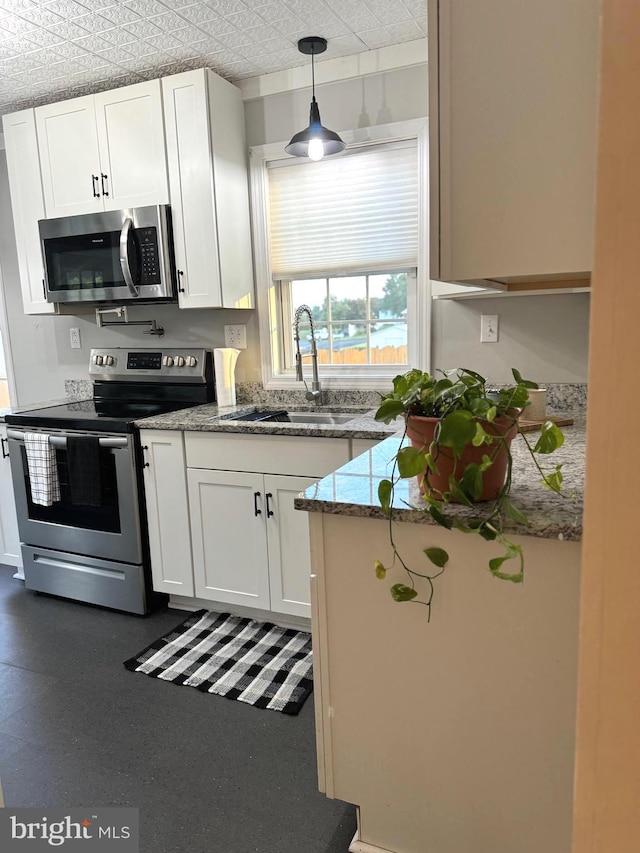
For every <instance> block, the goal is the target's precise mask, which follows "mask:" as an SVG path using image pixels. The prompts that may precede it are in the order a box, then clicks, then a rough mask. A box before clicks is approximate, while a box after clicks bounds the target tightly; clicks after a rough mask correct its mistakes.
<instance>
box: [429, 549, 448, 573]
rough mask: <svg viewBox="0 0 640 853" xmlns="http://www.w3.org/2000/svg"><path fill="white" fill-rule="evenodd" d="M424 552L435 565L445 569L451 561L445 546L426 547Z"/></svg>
mask: <svg viewBox="0 0 640 853" xmlns="http://www.w3.org/2000/svg"><path fill="white" fill-rule="evenodd" d="M424 553H425V554H426V555H427V557H428V559H429V560H431V562H432V563H433V565H434V566H437V567H438V568H439V569H444V567H445V566H446V565H447V563H448V562H449V555H448V554H447V552H446V551H445V550H444V548H425V549H424Z"/></svg>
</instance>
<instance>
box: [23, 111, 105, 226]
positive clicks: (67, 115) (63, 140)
mask: <svg viewBox="0 0 640 853" xmlns="http://www.w3.org/2000/svg"><path fill="white" fill-rule="evenodd" d="M35 113H36V127H37V130H38V149H39V152H40V166H41V169H42V182H43V188H44V203H45V210H46V215H47V217H57V216H75V215H76V214H81V213H94V212H95V211H100V210H103V203H102V195H101V192H100V189H99V181H100V156H99V151H98V135H97V132H96V116H95V109H94V102H93V95H85V96H84V97H82V98H74V99H73V100H71V101H61V102H60V103H57V104H49V105H47V106H44V107H37V108H36V111H35Z"/></svg>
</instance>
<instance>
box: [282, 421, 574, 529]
mask: <svg viewBox="0 0 640 853" xmlns="http://www.w3.org/2000/svg"><path fill="white" fill-rule="evenodd" d="M585 432H586V430H585V425H584V418H580V417H577V418H576V419H575V425H574V426H573V427H565V428H564V433H565V444H564V446H563V447H562V448H560V450H558V451H557V452H556V453H555V454H554V455H553V456H552V457H550V459H549V460H544V459H543V460H541V461H542V462H543V465H544V467H545V469H549V468H552V467H553V466H554V465H555V464H557V463H562V465H563V473H564V493H565V494H564V495H558V494H555V493H553V492H551V491H549V490H548V489H545V488H544V487H543V486H542V485H541V483H540V479H541V478H540V476H539V474H538V472H537V471H536V470H535V468H534V467H533V463H532V462H531V461H530V458H529V457H528V452H527V450H526V447H525V446H524V444H523V442H515V441H514V443H513V445H512V453H513V456H514V462H515V467H514V479H513V485H512V490H511V498H512V500H513V502H514V504H516V505H517V506H518V507H519V508H520V509H522V510H523V511H524V512H525V514H526V516H527V518H528V519H529V525H528V526H525V525H518V524H515V523H508V524H506V525H505V533H507V534H515V535H522V536H533V537H537V538H542V539H557V540H561V541H569V542H579V541H581V539H582V512H583V490H584V448H585ZM400 440H401V439H400V435H399V434H397V435H395V436H392V437H389V438H387V439H386V440H385V441H382V442H380V443H379V444H378V445H376V447H374V448H373V449H372V450H370V451H367V452H366V453H364V454H362V455H361V456H359V457H356V458H355V459H352V460H351V462H348V463H347V464H346V465H344V466H342V468H339V469H338V470H337V471H335V472H333V473H332V474H329V475H328V476H327V477H325V478H323V479H322V480H320V481H319V482H318V483H316V484H315V485H314V486H311V487H310V488H308V489H307V490H306V491H305V492H303V493H302V494H301V496H299V497H297V498H296V499H295V502H294V505H295V507H296V509H298V510H306V511H307V512H320V513H325V514H330V515H345V516H351V517H355V518H373V519H379V520H387V516H386V515H385V514H384V512H383V510H382V508H381V507H380V503H379V501H378V497H377V493H378V483H379V482H380V480H381V479H383V478H385V477H389V476H390V469H391V463H392V460H393V457H394V456H395V453H396V452H397V449H398V447H399V442H400ZM420 506H421V496H420V493H419V491H418V487H417V482H416V481H415V479H412V480H402V481H401V482H400V484H399V485H398V487H397V490H396V497H395V501H394V509H393V520H394V521H398V522H407V523H413V524H436V522H434V521H433V519H432V518H431V517H430V516H429V515H428V514H426V513H425V512H423V511H421V509H420V508H419V507H420ZM452 512H454V513H456V514H459V515H460V516H461V517H462V518H464V517H465V516H466V517H473V516H474V514H475V515H477V509H466V508H465V507H462V506H460V505H452V506H451V507H450V508H448V509H447V510H446V514H451V513H452Z"/></svg>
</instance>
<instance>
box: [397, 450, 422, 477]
mask: <svg viewBox="0 0 640 853" xmlns="http://www.w3.org/2000/svg"><path fill="white" fill-rule="evenodd" d="M396 459H397V460H398V473H399V474H400V476H401V477H402V479H403V480H406V479H407V478H408V477H417V476H418V474H422V473H423V472H424V470H425V468H426V467H427V457H426V454H425V452H424V450H422V448H418V447H411V446H409V447H403V448H402V449H401V450H399V451H398V453H397V454H396Z"/></svg>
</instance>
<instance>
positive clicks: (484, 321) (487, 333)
mask: <svg viewBox="0 0 640 853" xmlns="http://www.w3.org/2000/svg"><path fill="white" fill-rule="evenodd" d="M497 342H498V315H497V314H482V315H481V317H480V343H481V344H496V343H497Z"/></svg>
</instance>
